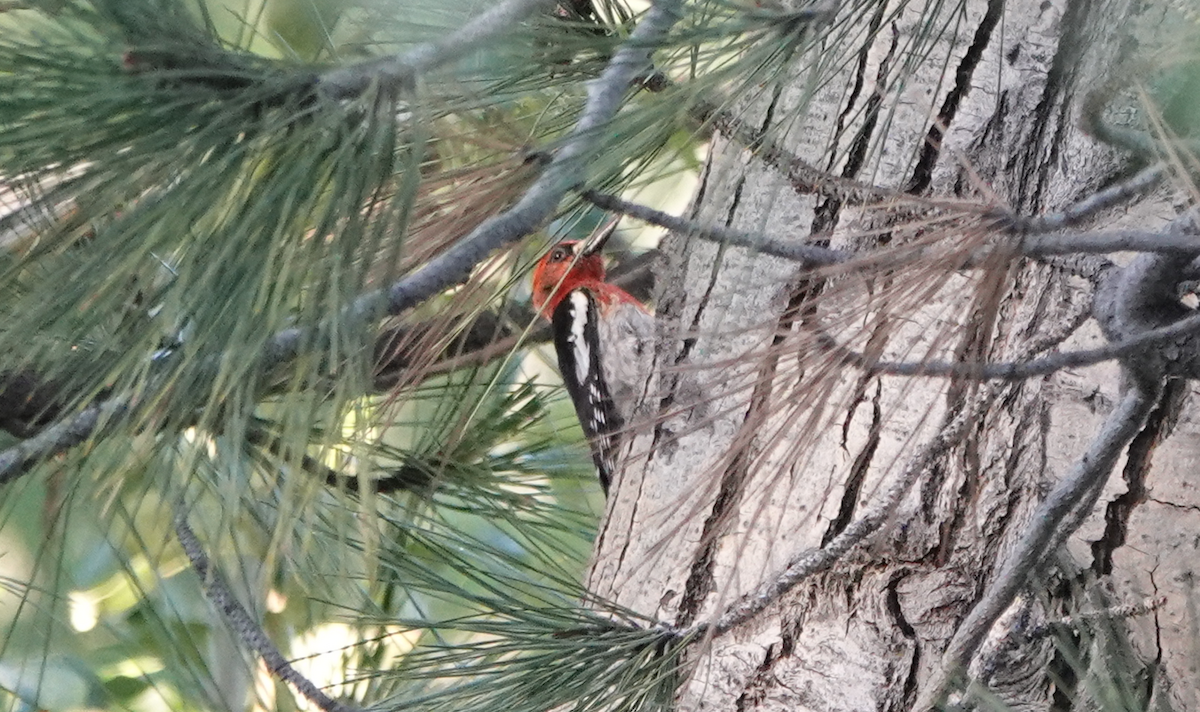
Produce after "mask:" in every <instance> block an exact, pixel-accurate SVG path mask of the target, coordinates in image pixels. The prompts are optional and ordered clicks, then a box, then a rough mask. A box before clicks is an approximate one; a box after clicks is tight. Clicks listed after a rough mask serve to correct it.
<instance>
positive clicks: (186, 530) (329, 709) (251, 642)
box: [175, 508, 362, 712]
mask: <svg viewBox="0 0 1200 712" xmlns="http://www.w3.org/2000/svg"><path fill="white" fill-rule="evenodd" d="M175 536H176V538H177V539H178V540H179V545H180V546H181V547H183V552H184V553H185V554H187V557H188V561H190V562H191V564H192V570H194V571H195V572H196V575H197V576H199V577H200V583H201V585H202V587H203V589H204V595H205V596H206V597H207V598H208V600H209V602H210V603H212V604H213V605H214V606H215V607H216V608H217V610H219V611H220V612H221V615H222V616H223V617H224V618H225V622H226V623H227V624H228V625H229V628H230V630H231V631H232V632H233V633H234V634H235V635H236V636H237V638H238V640H240V641H241V642H242V644H243V645H245V646H246V647H247V648H249V649H251V650H253V651H254V652H255V653H257V654H258V656H259V657H260V658H262V661H263V664H264V665H266V666H267V670H268V671H270V673H271V675H273V676H274V677H276V678H277V679H279V680H281V681H283V682H286V683H287V684H289V685H291V686H292V688H293V689H294V690H296V692H299V693H300V694H301V695H303V696H304V698H305V699H307V700H308V701H309V702H311V703H313V704H314V705H316V706H317V707H319V708H320V709H321V710H323V711H324V712H362V708H360V707H357V706H355V705H348V704H346V703H344V702H339V701H338V700H335V699H333V698H332V697H330V696H329V695H327V694H325V693H324V692H323V691H322V690H321V688H319V687H317V686H316V685H315V684H313V682H312V681H311V680H309V679H308V678H306V677H304V676H303V675H301V674H300V673H299V672H298V671H297V670H296V668H294V667H292V664H291V663H290V662H288V660H287V658H285V657H283V654H282V653H280V652H279V649H278V648H276V647H275V644H274V643H272V642H271V639H270V638H269V637H267V634H266V633H265V632H263V629H262V627H261V626H259V625H258V623H257V622H255V620H254V618H253V617H252V616H251V615H250V613H249V612H247V611H246V608H245V607H244V606H243V605H242V604H241V602H239V601H238V600H237V597H236V596H234V595H233V592H232V591H231V590H230V589H229V584H227V583H226V582H225V577H223V576H222V575H221V572H219V571H217V570H216V569H215V568H213V567H212V562H210V561H209V559H208V555H207V554H205V553H204V547H202V546H201V545H200V541H199V540H198V539H196V534H195V532H193V531H192V529H191V527H189V526H188V523H187V516H186V514H185V513H184V512H183V510H182V508H180V509H179V511H177V512H176V513H175Z"/></svg>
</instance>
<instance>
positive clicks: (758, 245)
mask: <svg viewBox="0 0 1200 712" xmlns="http://www.w3.org/2000/svg"><path fill="white" fill-rule="evenodd" d="M579 196H580V197H581V198H583V199H584V200H586V201H587V202H589V203H591V204H592V205H595V206H596V207H598V208H600V209H602V210H608V211H610V212H614V213H620V214H621V215H628V216H629V217H631V218H637V219H638V220H642V221H644V222H648V223H650V224H651V225H657V226H658V227H662V228H666V229H668V230H672V231H674V232H678V233H682V234H685V235H694V236H696V237H699V238H702V239H705V240H712V241H713V242H720V243H724V244H727V245H735V246H737V247H747V248H750V249H752V250H756V251H758V252H761V253H763V254H765V255H773V256H775V257H783V258H785V259H789V260H797V261H799V262H804V263H805V264H810V265H831V264H839V263H842V262H846V261H848V260H850V259H852V258H853V257H855V256H856V255H855V253H852V252H846V251H845V250H834V249H830V248H828V247H819V246H817V245H808V244H805V243H803V242H799V241H796V240H782V239H777V238H773V237H771V236H769V235H765V234H763V233H752V232H742V231H741V230H733V229H731V228H727V227H721V226H719V225H712V226H703V225H699V224H697V223H695V222H693V221H691V220H686V219H684V218H680V217H676V216H674V215H671V214H670V213H664V212H663V211H661V210H655V209H654V208H650V207H647V206H645V205H639V204H637V203H633V202H630V201H628V200H624V199H623V198H618V197H617V196H615V195H609V194H607V193H601V192H598V191H595V190H583V191H580V193H579Z"/></svg>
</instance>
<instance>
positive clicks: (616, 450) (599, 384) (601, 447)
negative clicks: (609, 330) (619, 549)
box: [551, 288, 625, 494]
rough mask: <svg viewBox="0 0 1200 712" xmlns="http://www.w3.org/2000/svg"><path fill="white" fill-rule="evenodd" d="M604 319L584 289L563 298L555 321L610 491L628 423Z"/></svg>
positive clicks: (566, 373)
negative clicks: (610, 378) (611, 369)
mask: <svg viewBox="0 0 1200 712" xmlns="http://www.w3.org/2000/svg"><path fill="white" fill-rule="evenodd" d="M599 318H600V313H599V309H598V305H597V302H596V297H595V295H594V294H592V293H591V292H590V291H588V290H587V289H584V288H580V289H576V290H574V291H572V292H570V293H568V294H567V295H566V296H565V297H564V298H563V300H562V301H561V302H559V304H558V306H557V307H555V309H554V314H553V316H552V318H551V323H552V327H553V332H554V350H555V351H556V352H557V353H558V369H559V372H560V373H562V379H563V382H564V383H565V384H566V386H567V393H568V394H570V396H571V400H572V401H573V402H574V403H575V414H576V415H577V416H578V417H579V424H580V425H581V426H582V427H583V434H584V435H585V436H587V439H588V443H589V444H590V445H591V448H592V460H593V461H594V462H595V463H596V471H597V474H598V475H599V477H600V486H601V487H602V488H604V493H605V494H608V487H609V485H610V484H611V483H612V478H613V475H614V474H615V473H616V469H617V459H618V457H619V455H620V437H621V430H622V428H623V427H624V425H625V423H624V422H623V420H622V418H621V416H620V414H619V411H618V409H617V406H616V404H615V403H614V402H613V399H612V395H611V391H610V388H609V384H608V383H607V382H606V379H605V369H604V364H603V354H602V353H601V350H602V349H603V343H602V342H601V338H600V335H601V329H600V325H599Z"/></svg>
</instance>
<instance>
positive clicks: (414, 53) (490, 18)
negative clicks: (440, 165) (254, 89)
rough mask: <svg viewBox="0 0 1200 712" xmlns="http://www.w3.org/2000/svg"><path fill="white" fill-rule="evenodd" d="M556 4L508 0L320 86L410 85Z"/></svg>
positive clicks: (329, 91)
mask: <svg viewBox="0 0 1200 712" xmlns="http://www.w3.org/2000/svg"><path fill="white" fill-rule="evenodd" d="M554 5H555V1H554V0H505V1H504V2H501V3H499V4H497V5H495V6H494V7H492V8H491V9H489V10H487V11H485V12H483V13H481V14H479V15H477V16H476V17H475V18H474V19H472V20H471V21H469V22H467V24H465V25H463V26H462V27H461V28H459V29H458V30H456V31H455V32H452V33H450V34H449V35H447V36H446V37H444V38H442V39H440V40H438V41H436V42H427V43H425V44H423V45H420V46H419V47H416V48H415V49H413V50H410V51H408V52H405V53H404V54H397V55H392V56H390V57H382V58H380V59H373V60H370V61H367V62H362V63H360V64H355V65H351V66H349V67H341V68H338V69H334V70H332V71H330V72H327V73H325V74H324V75H322V76H321V77H320V79H318V81H317V88H318V90H320V91H322V92H324V93H325V94H326V95H327V96H330V97H333V98H334V99H345V98H350V97H354V96H358V95H360V94H362V93H363V92H364V91H366V89H367V88H368V87H369V86H371V85H372V84H375V83H378V84H379V85H380V86H381V87H384V88H394V89H408V88H411V86H412V85H413V83H414V82H415V81H416V80H417V78H418V77H419V76H421V75H422V74H424V73H425V72H428V71H429V70H431V69H434V68H436V67H438V66H440V65H443V64H447V63H449V62H453V61H455V60H457V59H461V58H462V57H464V56H466V55H468V54H470V53H472V52H474V51H476V50H477V49H479V46H480V43H482V42H486V41H487V40H490V39H493V38H495V37H497V36H500V35H503V34H507V33H508V32H510V31H512V29H513V27H515V26H516V25H517V24H519V23H520V22H522V21H523V20H525V18H527V17H529V16H530V15H532V14H533V13H534V12H537V11H538V10H540V9H550V8H553V7H554Z"/></svg>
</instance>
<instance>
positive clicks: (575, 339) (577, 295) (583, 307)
mask: <svg viewBox="0 0 1200 712" xmlns="http://www.w3.org/2000/svg"><path fill="white" fill-rule="evenodd" d="M569 296H570V299H571V337H570V338H571V344H572V346H574V347H575V380H576V381H578V382H579V383H581V384H583V383H587V382H588V371H589V370H590V369H591V365H592V353H591V345H590V344H588V341H587V339H586V338H585V337H584V330H585V329H587V322H588V295H587V294H586V293H585V292H583V291H579V290H577V291H574V292H571V294H570V295H569Z"/></svg>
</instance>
